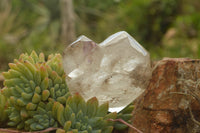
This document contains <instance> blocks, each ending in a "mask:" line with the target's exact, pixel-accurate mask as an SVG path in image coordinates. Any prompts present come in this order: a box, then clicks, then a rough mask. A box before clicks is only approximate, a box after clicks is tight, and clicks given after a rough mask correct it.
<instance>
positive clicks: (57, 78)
mask: <svg viewBox="0 0 200 133" xmlns="http://www.w3.org/2000/svg"><path fill="white" fill-rule="evenodd" d="M9 67H10V70H9V71H8V72H4V73H3V76H4V78H5V81H4V86H5V87H4V88H3V90H2V92H3V94H4V95H5V96H6V97H7V99H8V102H9V104H10V107H9V108H8V110H7V112H8V116H9V120H10V122H9V123H8V125H10V126H14V127H17V129H25V130H30V131H35V130H42V129H45V128H48V127H49V126H56V125H57V124H56V121H55V120H54V117H53V116H52V113H51V112H52V111H51V110H52V108H51V106H52V104H53V102H54V101H57V102H60V103H61V104H64V103H65V101H66V99H67V98H68V96H69V95H70V93H69V91H68V88H67V85H66V82H65V77H66V76H65V73H64V70H63V67H62V56H61V55H60V54H55V55H49V56H48V59H47V61H45V57H44V54H43V53H41V54H40V55H39V56H38V55H37V54H36V53H35V52H34V51H33V52H32V53H31V54H30V55H28V54H22V55H21V56H20V57H19V59H18V60H16V59H15V60H14V63H10V64H9ZM45 113H47V115H44V114H45ZM37 117H38V118H40V119H38V120H36V118H37ZM41 118H44V119H41ZM47 121H48V122H47ZM44 122H45V123H47V124H44Z"/></svg>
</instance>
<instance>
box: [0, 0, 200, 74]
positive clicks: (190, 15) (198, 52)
mask: <svg viewBox="0 0 200 133" xmlns="http://www.w3.org/2000/svg"><path fill="white" fill-rule="evenodd" d="M121 30H125V31H127V32H128V33H129V34H131V35H132V36H133V37H134V38H135V39H136V40H137V41H138V42H139V43H140V44H141V45H143V46H144V47H145V48H146V49H147V50H148V51H149V52H150V55H151V58H152V60H159V59H162V58H163V57H189V58H199V57H200V1H199V0H0V71H4V70H6V69H8V65H7V64H8V63H9V62H12V61H13V59H14V58H18V56H19V54H21V53H23V52H28V53H30V52H31V51H32V50H35V51H36V52H38V53H39V52H44V53H45V54H46V55H48V54H50V53H58V52H59V53H62V52H63V50H64V48H65V47H66V46H67V45H68V44H70V43H71V42H72V41H74V40H75V39H76V38H77V37H78V36H80V35H82V34H84V35H86V36H88V37H89V38H91V39H92V40H94V41H95V42H97V43H99V42H101V41H103V40H104V39H106V38H107V37H108V36H109V35H111V34H113V33H115V32H118V31H121Z"/></svg>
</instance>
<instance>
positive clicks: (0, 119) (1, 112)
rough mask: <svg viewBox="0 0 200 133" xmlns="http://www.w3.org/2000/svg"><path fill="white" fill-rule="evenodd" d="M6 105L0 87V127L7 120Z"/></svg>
mask: <svg viewBox="0 0 200 133" xmlns="http://www.w3.org/2000/svg"><path fill="white" fill-rule="evenodd" d="M7 107H8V103H7V99H6V97H5V96H4V95H2V94H1V88H0V127H1V126H2V125H5V122H6V121H7V120H8V115H7V113H6V109H7Z"/></svg>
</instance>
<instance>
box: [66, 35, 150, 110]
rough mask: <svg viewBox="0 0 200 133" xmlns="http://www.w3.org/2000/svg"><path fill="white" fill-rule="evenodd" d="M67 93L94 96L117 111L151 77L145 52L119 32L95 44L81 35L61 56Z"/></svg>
mask: <svg viewBox="0 0 200 133" xmlns="http://www.w3.org/2000/svg"><path fill="white" fill-rule="evenodd" d="M63 60H64V61H63V64H64V69H65V73H66V74H67V78H66V80H67V83H68V86H69V89H70V91H71V93H76V92H79V93H80V94H81V95H82V96H83V97H84V99H85V100H88V99H90V98H91V97H94V96H96V97H97V98H98V100H99V102H100V104H102V103H104V102H107V101H109V107H110V108H109V111H111V112H114V111H116V112H119V111H121V110H122V109H123V108H125V107H126V106H127V105H128V104H130V103H131V102H132V101H133V100H135V99H136V98H137V97H138V96H140V95H141V94H142V93H143V92H144V90H145V89H146V87H147V85H148V82H149V79H150V78H151V65H150V57H149V54H148V52H147V51H146V50H145V49H144V48H143V47H142V46H141V45H140V44H139V43H138V42H137V41H136V40H135V39H134V38H132V37H131V36H130V35H129V34H128V33H127V32H125V31H121V32H118V33H115V34H114V35H111V36H110V37H108V38H107V39H106V40H105V41H103V42H102V43H100V44H99V45H97V44H96V43H95V42H93V41H92V40H90V39H88V38H87V37H85V36H82V37H80V38H79V39H77V41H75V42H74V43H72V44H71V45H69V47H67V49H66V51H65V54H64V59H63Z"/></svg>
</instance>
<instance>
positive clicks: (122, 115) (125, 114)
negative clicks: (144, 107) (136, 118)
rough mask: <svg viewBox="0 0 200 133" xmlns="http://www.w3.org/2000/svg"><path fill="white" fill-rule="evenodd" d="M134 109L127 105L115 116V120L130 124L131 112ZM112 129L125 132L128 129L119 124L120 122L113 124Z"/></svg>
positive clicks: (131, 105) (132, 106)
mask: <svg viewBox="0 0 200 133" xmlns="http://www.w3.org/2000/svg"><path fill="white" fill-rule="evenodd" d="M133 109H134V105H133V104H132V103H131V104H130V105H128V106H127V107H126V108H124V109H123V110H122V111H120V112H119V113H118V114H117V119H122V120H124V121H125V122H127V123H129V124H131V119H132V111H133ZM114 128H115V130H120V131H121V130H125V129H127V128H128V126H127V125H125V124H123V123H121V122H115V124H114Z"/></svg>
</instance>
